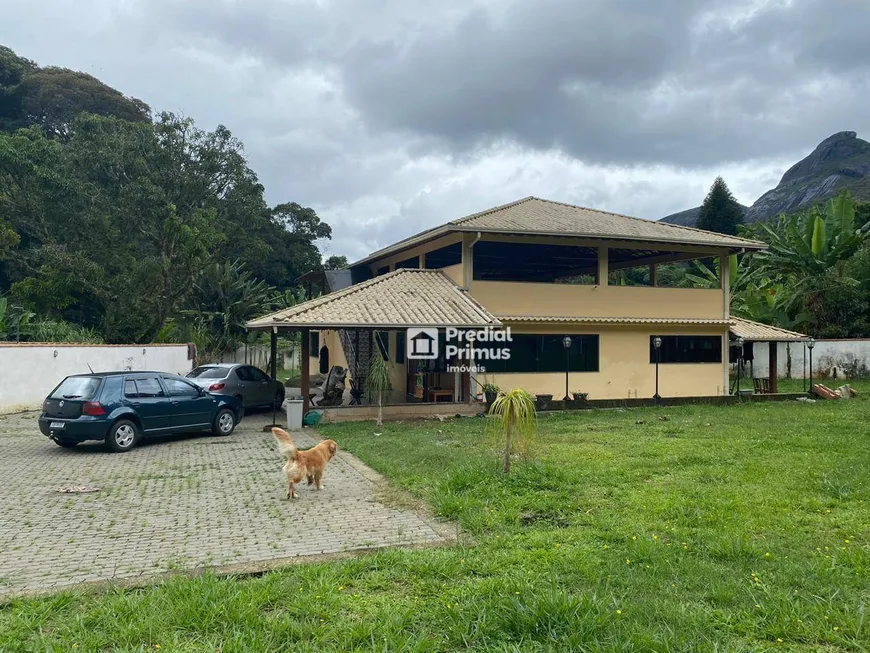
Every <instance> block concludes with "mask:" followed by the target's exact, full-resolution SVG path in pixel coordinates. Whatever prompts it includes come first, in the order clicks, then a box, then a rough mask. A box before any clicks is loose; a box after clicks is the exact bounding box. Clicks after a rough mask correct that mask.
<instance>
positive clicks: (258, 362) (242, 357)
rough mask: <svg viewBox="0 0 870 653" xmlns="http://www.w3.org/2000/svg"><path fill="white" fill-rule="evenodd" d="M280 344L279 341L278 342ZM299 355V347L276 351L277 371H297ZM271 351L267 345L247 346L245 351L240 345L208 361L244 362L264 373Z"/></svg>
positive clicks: (266, 369) (267, 366) (267, 367)
mask: <svg viewBox="0 0 870 653" xmlns="http://www.w3.org/2000/svg"><path fill="white" fill-rule="evenodd" d="M279 342H280V341H279ZM300 354H301V349H300V347H298V346H297V347H295V348H293V349H283V348H280V347H279V349H278V369H279V370H282V369H283V370H298V369H299V356H300ZM270 356H271V351H270V347H269V345H254V346H249V347H248V348H247V351H245V346H244V345H242V346H241V347H239V348H238V349H237V350H236V351H229V352H226V353H225V354H224V355H223V356H221V357H220V360H217V361H208V362H212V363H244V362H245V361H246V360H247V362H248V364H249V365H253V366H255V367H259V368H260V369H261V370H263V371H264V372H268V371H269V358H270Z"/></svg>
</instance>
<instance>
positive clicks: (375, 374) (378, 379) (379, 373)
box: [366, 348, 390, 426]
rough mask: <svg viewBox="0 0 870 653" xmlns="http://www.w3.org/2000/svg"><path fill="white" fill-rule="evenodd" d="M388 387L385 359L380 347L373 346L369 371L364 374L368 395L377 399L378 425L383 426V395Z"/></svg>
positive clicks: (387, 371)
mask: <svg viewBox="0 0 870 653" xmlns="http://www.w3.org/2000/svg"><path fill="white" fill-rule="evenodd" d="M389 389H390V371H389V369H388V368H387V361H386V360H384V357H383V356H382V355H381V352H380V349H379V348H375V351H374V352H373V353H372V357H371V359H370V360H369V371H368V374H367V375H366V391H367V392H368V393H369V396H370V397H377V400H378V421H377V425H378V426H383V424H384V419H383V406H384V395H385V394H386V393H387V391H388V390H389Z"/></svg>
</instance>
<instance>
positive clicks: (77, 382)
mask: <svg viewBox="0 0 870 653" xmlns="http://www.w3.org/2000/svg"><path fill="white" fill-rule="evenodd" d="M99 387H100V379H98V378H94V377H92V376H71V377H69V378H66V379H64V381H63V383H61V384H60V385H59V386H57V390H55V391H54V392H53V393H52V394H51V398H52V399H82V400H85V401H87V400H89V399H93V397H94V395H95V394H96V393H97V388H99Z"/></svg>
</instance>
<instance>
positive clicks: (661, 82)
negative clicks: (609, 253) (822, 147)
mask: <svg viewBox="0 0 870 653" xmlns="http://www.w3.org/2000/svg"><path fill="white" fill-rule="evenodd" d="M723 12H724V13H725V14H727V15H724V16H723V15H721V14H723ZM4 17H5V18H6V19H7V20H6V21H4V24H2V25H0V42H2V43H4V44H7V45H10V46H12V47H13V48H15V49H16V50H18V51H19V52H20V53H21V54H23V55H25V56H29V57H33V58H36V59H37V60H39V61H40V62H41V63H44V64H57V65H64V66H69V67H72V68H78V69H83V70H87V71H88V72H91V73H93V74H95V75H97V76H99V77H101V78H102V79H104V80H105V81H106V82H107V83H109V84H112V85H113V86H115V87H117V88H119V89H121V90H123V91H124V92H125V93H128V94H132V95H136V96H138V97H142V98H143V99H145V100H146V101H148V102H149V103H150V104H151V105H152V106H153V107H155V108H157V109H169V110H176V111H183V112H184V113H186V114H187V115H191V116H193V117H194V118H196V120H197V122H198V124H200V126H202V127H204V128H207V129H211V128H214V126H215V125H216V124H217V123H224V124H226V125H227V126H229V127H230V129H232V131H233V132H234V133H235V134H236V135H237V136H239V137H240V138H241V139H242V140H243V141H244V142H245V145H246V150H247V152H248V154H249V156H250V161H251V165H252V167H253V168H254V169H255V170H256V171H257V173H258V174H259V176H260V178H261V180H262V181H263V183H264V185H265V187H266V189H267V195H268V197H269V200H270V201H271V202H272V203H275V202H279V201H288V200H294V201H299V202H301V203H304V204H308V205H312V206H315V208H317V209H318V211H319V212H320V213H321V214H322V216H323V218H324V219H325V220H327V221H329V222H331V223H335V224H334V226H336V227H338V228H337V229H336V240H335V241H334V242H333V243H332V245H330V251H331V252H333V253H348V254H352V255H362V254H365V253H366V252H367V251H369V250H371V249H376V248H377V247H379V246H382V245H384V244H387V243H389V242H392V241H394V240H396V239H397V238H399V237H402V236H405V235H409V234H410V233H413V232H415V231H419V230H421V229H423V228H426V227H428V226H433V225H434V224H438V223H441V222H444V221H446V220H449V219H452V218H456V217H458V216H461V215H463V214H466V213H471V212H473V211H475V210H480V209H483V208H487V207H489V206H492V205H494V204H497V203H501V202H505V201H510V200H514V199H517V198H518V197H521V196H525V195H529V194H537V195H543V196H549V197H552V198H553V199H559V200H564V201H569V202H575V203H580V204H585V205H590V206H596V207H599V208H604V209H610V210H616V211H621V212H627V213H632V214H635V215H640V216H643V217H650V218H656V217H659V216H660V215H663V214H665V213H669V212H672V211H675V210H679V209H681V208H687V207H688V206H692V205H697V204H698V203H699V202H700V200H701V198H702V197H703V193H704V192H705V191H706V188H707V187H708V186H709V183H710V182H711V181H712V178H713V177H714V176H715V174H717V173H718V172H727V171H728V170H734V171H735V175H736V174H737V172H740V174H741V175H743V176H742V177H741V180H740V181H739V182H738V183H737V186H738V187H742V188H743V189H744V193H745V195H744V196H742V197H740V199H741V200H742V201H744V202H746V201H749V202H751V201H752V200H754V199H755V197H757V195H758V194H760V193H761V192H762V191H764V190H766V189H767V188H768V187H769V186H770V185H771V183H770V181H771V180H774V181H775V178H776V177H777V176H778V175H780V174H781V173H782V171H783V170H784V168H785V167H787V165H788V164H789V163H790V162H793V161H794V160H796V159H797V158H798V157H799V156H802V155H805V154H806V153H808V152H809V151H810V150H812V148H813V147H814V146H815V144H816V143H818V142H819V141H820V140H821V139H822V138H824V137H826V136H828V135H829V134H831V133H833V132H835V131H841V130H847V129H849V130H856V131H858V132H859V135H861V136H863V137H865V138H866V137H867V136H868V134H870V115H868V114H867V112H866V110H865V107H866V105H867V100H868V97H870V74H868V73H870V39H867V38H865V36H866V34H865V33H866V26H867V25H868V24H870V3H867V2H864V1H863V0H792V1H790V2H789V1H786V0H757V1H756V0H739V2H734V3H723V2H721V1H720V2H716V1H715V0H522V1H521V0H439V1H438V2H432V1H431V0H245V1H241V0H127V1H126V2H124V3H118V4H112V5H107V4H106V3H104V2H102V1H101V0H81V2H79V3H73V4H70V3H64V2H60V1H59V0H31V2H29V3H12V6H11V7H9V8H6V9H5V13H4ZM556 159H558V161H556ZM773 159H775V160H776V162H775V163H770V161H771V160H773ZM580 162H582V164H581V163H580ZM729 162H742V164H743V167H741V166H737V165H734V166H731V167H730V168H729V167H728V164H729ZM584 164H585V165H584ZM675 170H676V171H677V173H678V176H677V178H676V179H675V178H674V171H675ZM748 170H751V171H752V172H747V171H748ZM681 174H684V177H685V181H684V180H683V179H681V178H680V177H679V175H681ZM726 180H727V181H729V184H731V183H732V179H731V178H729V177H728V175H727V174H726ZM735 181H736V180H735ZM732 188H735V184H732ZM735 191H736V189H735ZM361 225H365V227H364V228H363V227H362V226H361ZM363 238H364V240H361V239H363Z"/></svg>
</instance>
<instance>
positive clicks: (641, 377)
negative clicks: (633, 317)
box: [477, 325, 727, 399]
mask: <svg viewBox="0 0 870 653" xmlns="http://www.w3.org/2000/svg"><path fill="white" fill-rule="evenodd" d="M561 328H562V329H563V330H561V331H559V330H556V329H554V328H553V327H550V329H549V330H544V329H542V328H541V327H534V328H531V327H526V328H514V329H513V331H514V333H523V332H525V333H548V332H550V333H559V334H565V333H567V334H568V335H573V334H580V333H588V334H598V335H599V357H598V358H599V361H598V370H599V371H598V372H572V373H571V374H569V376H568V391H569V392H588V393H589V399H625V398H631V399H634V398H644V397H652V396H653V395H654V394H655V364H652V363H650V362H649V339H650V336H653V335H717V336H720V337H722V338H724V337H725V328H724V327H722V329H720V330H717V329H716V328H712V329H711V328H709V327H708V328H705V329H699V328H694V329H692V328H688V327H683V328H674V327H661V326H658V327H655V326H648V327H642V328H627V327H598V328H594V327H590V328H586V329H585V330H582V331H579V330H576V329H574V330H569V329H570V327H566V326H564V325H563V326H562V327H561ZM723 351H727V350H723ZM484 365H485V363H484ZM725 379H726V364H725V363H724V362H723V363H721V364H720V363H679V364H667V365H666V364H662V365H659V394H660V395H661V396H662V397H715V396H719V395H723V394H727V386H726V380H725ZM477 380H478V382H480V383H481V384H485V383H495V384H496V385H497V386H499V387H500V388H501V389H502V390H512V389H514V388H524V389H525V390H528V391H529V392H531V393H532V394H552V395H553V396H554V398H556V399H561V398H562V397H563V396H564V395H565V374H564V372H563V373H557V372H548V373H530V374H526V373H507V374H478V375H477Z"/></svg>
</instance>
